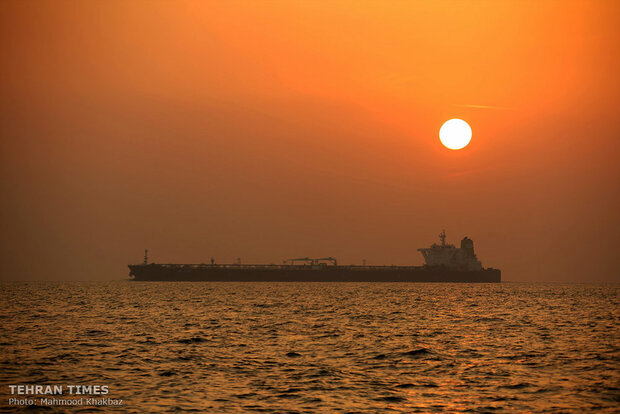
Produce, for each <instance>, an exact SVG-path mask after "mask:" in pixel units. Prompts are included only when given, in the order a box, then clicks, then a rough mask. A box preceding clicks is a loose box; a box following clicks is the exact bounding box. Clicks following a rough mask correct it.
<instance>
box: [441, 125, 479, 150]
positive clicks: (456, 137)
mask: <svg viewBox="0 0 620 414" xmlns="http://www.w3.org/2000/svg"><path fill="white" fill-rule="evenodd" d="M439 139H440V140H441V143H442V144H443V145H444V146H445V147H446V148H450V149H451V150H459V149H461V148H465V147H466V146H467V144H469V141H471V127H470V126H469V124H468V123H467V122H465V121H463V120H462V119H458V118H454V119H450V120H449V121H446V122H444V124H443V125H442V126H441V129H440V130H439Z"/></svg>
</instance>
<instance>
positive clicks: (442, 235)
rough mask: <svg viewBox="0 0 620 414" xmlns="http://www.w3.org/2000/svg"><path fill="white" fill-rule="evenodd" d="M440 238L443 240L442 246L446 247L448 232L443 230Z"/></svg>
mask: <svg viewBox="0 0 620 414" xmlns="http://www.w3.org/2000/svg"><path fill="white" fill-rule="evenodd" d="M439 238H440V239H441V245H442V246H445V245H446V230H445V229H444V230H442V231H441V233H440V234H439Z"/></svg>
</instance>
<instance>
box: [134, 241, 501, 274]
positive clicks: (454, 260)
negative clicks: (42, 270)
mask: <svg viewBox="0 0 620 414" xmlns="http://www.w3.org/2000/svg"><path fill="white" fill-rule="evenodd" d="M439 239H440V240H441V244H436V243H433V245H432V246H430V247H427V248H422V249H418V251H419V252H421V253H422V256H424V260H425V264H424V265H423V266H393V265H392V266H366V265H365V264H364V265H339V264H338V261H337V260H336V259H335V258H333V257H323V258H318V259H312V258H309V257H300V258H296V259H288V260H285V261H284V262H283V263H282V264H281V265H279V264H241V262H240V260H238V262H237V263H231V264H216V263H215V261H214V260H213V259H211V263H200V264H172V263H168V264H161V263H149V261H148V251H147V250H145V252H144V262H143V263H141V264H135V265H129V275H130V277H131V276H133V280H136V281H208V282H450V283H458V282H464V283H476V282H479V283H499V282H501V271H500V270H499V269H493V268H486V269H485V268H483V267H482V263H480V261H479V260H478V258H477V257H476V254H475V253H474V242H473V240H471V239H470V238H468V237H465V238H464V239H463V240H461V246H460V247H456V246H454V245H452V244H447V243H446V232H445V230H444V231H442V232H441V234H440V235H439Z"/></svg>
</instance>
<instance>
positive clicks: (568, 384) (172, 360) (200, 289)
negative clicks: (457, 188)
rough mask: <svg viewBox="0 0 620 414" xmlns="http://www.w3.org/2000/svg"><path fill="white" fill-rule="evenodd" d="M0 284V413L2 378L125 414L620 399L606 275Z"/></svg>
mask: <svg viewBox="0 0 620 414" xmlns="http://www.w3.org/2000/svg"><path fill="white" fill-rule="evenodd" d="M0 286H1V289H2V298H3V300H2V303H1V305H0V318H1V319H0V320H1V321H2V328H3V331H4V332H3V335H2V338H3V339H1V343H0V349H1V350H2V365H1V372H2V374H1V377H2V384H3V385H2V406H3V407H5V408H6V404H7V399H8V396H7V391H8V388H7V384H67V383H77V384H80V383H90V384H92V383H99V384H106V385H108V386H109V388H110V396H111V397H113V398H122V399H123V400H124V401H125V405H124V407H123V408H122V410H123V411H132V412H147V411H158V410H177V411H185V410H198V411H206V412H225V413H228V412H257V411H261V412H281V411H283V410H289V411H297V412H348V411H357V412H384V411H386V410H388V409H391V410H394V411H395V412H415V411H423V412H427V411H433V410H444V411H466V410H475V411H488V410H495V409H511V410H516V411H532V410H535V411H538V410H543V409H552V410H571V411H572V410H579V409H583V408H586V409H588V410H592V409H595V408H602V409H603V410H605V411H613V410H615V409H617V407H618V404H619V403H620V392H619V388H618V387H619V386H618V384H619V383H620V348H619V346H620V345H619V344H620V333H619V332H620V319H619V309H620V307H619V306H618V305H619V297H618V294H619V291H620V288H619V287H618V286H617V285H542V284H537V285H536V284H506V283H504V284H490V285H489V284H475V285H474V284H472V285H468V284H401V283H385V284H373V283H349V284H347V283H323V284H321V283H300V284H293V283H275V284H274V283H253V284H252V283H249V284H243V283H228V284H227V283H173V282H169V283H167V282H163V283H155V282H153V283H148V282H145V283H138V282H110V283H90V284H89V283H42V284H35V283H3V284H2V285H0ZM93 410H97V408H95V409H93ZM99 410H101V411H106V412H108V411H111V408H110V407H105V409H104V408H100V409H99Z"/></svg>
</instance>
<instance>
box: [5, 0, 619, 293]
mask: <svg viewBox="0 0 620 414" xmlns="http://www.w3.org/2000/svg"><path fill="white" fill-rule="evenodd" d="M619 16H620V6H619V3H618V2H615V1H608V2H605V1H591V2H585V1H580V2H570V1H557V2H556V1H554V2H544V1H535V2H521V1H516V2H508V1H501V2H496V1H484V2H475V1H472V2H460V1H459V2H457V1H455V2H452V1H449V2H441V1H427V2H423V1H420V2H405V1H402V2H401V1H394V2H388V1H369V2H361V1H346V2H338V1H303V2H302V1H282V2H274V1H269V2H234V1H204V2H203V1H196V2H181V1H174V2H159V1H145V2H139V1H126V0H123V1H118V2H114V1H105V2H103V1H102V2H95V1H91V2H82V1H72V2H62V1H53V2H44V1H16V2H10V1H3V2H1V3H0V19H1V21H0V33H1V47H2V65H0V86H1V91H0V105H1V112H0V114H1V117H2V122H1V124H0V125H1V128H2V129H1V132H2V135H1V140H0V191H1V202H2V204H1V206H2V207H1V210H0V212H1V214H2V216H1V224H2V231H1V232H0V247H1V253H0V272H1V277H2V278H3V279H24V280H30V279H122V278H126V277H127V276H128V269H127V264H129V263H139V262H141V260H142V255H143V250H144V248H149V250H150V252H151V258H152V260H153V261H156V262H164V263H168V262H187V263H199V262H207V261H208V260H209V258H211V257H214V258H215V259H216V260H217V261H218V262H229V261H233V260H235V259H236V258H237V257H241V260H242V262H245V263H250V262H257V263H281V261H282V260H283V259H286V258H291V257H299V256H311V257H312V256H325V255H328V256H329V255H331V256H335V257H337V258H338V259H339V262H340V263H352V262H355V263H361V261H362V259H366V261H367V263H369V264H421V263H422V257H421V255H420V254H419V252H417V251H416V249H417V248H419V247H425V246H427V245H430V244H431V243H433V242H435V241H437V234H438V233H439V232H440V231H441V230H442V229H446V232H447V234H448V239H449V241H451V242H453V243H455V244H456V243H458V241H459V240H460V239H461V238H462V237H464V236H469V237H470V238H472V239H473V240H474V242H475V247H476V251H477V254H478V257H479V259H481V260H482V263H483V265H485V266H492V267H498V268H500V269H502V271H503V278H504V279H505V280H512V281H616V282H618V281H620V271H619V265H618V259H617V257H618V253H617V252H618V250H619V248H620V240H619V238H620V217H619V213H618V211H619V209H620V194H619V189H620V186H619V184H618V183H619V178H620V166H619V161H620V143H619V140H620V115H619V109H620V82H619V76H618V73H620V54H619V53H618V51H619V50H620V17H619ZM455 117H458V118H462V119H464V120H466V121H467V122H468V123H469V124H470V125H471V127H472V129H473V138H472V141H471V144H470V145H469V146H468V147H467V148H465V149H464V150H460V151H451V150H448V149H446V148H445V147H443V146H442V145H441V143H440V142H439V139H438V131H439V128H440V126H441V124H442V123H443V122H444V121H446V120H448V119H450V118H455Z"/></svg>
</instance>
